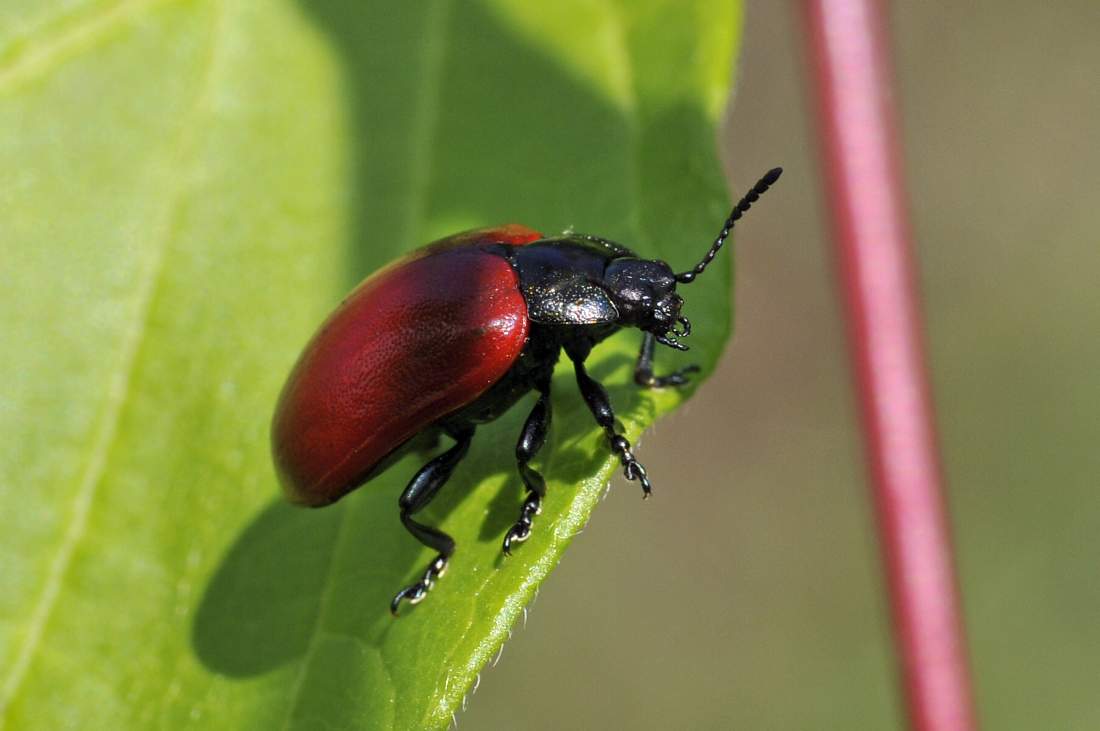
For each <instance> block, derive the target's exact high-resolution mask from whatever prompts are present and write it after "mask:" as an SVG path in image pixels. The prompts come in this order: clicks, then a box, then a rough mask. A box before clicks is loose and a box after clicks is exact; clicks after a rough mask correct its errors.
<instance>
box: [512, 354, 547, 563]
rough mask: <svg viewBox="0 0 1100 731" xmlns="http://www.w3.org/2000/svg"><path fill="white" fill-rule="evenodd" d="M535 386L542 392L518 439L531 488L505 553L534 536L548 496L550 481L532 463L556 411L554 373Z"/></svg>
mask: <svg viewBox="0 0 1100 731" xmlns="http://www.w3.org/2000/svg"><path fill="white" fill-rule="evenodd" d="M535 388H536V389H537V390H538V392H539V400H538V401H536V402H535V407H534V408H533V409H531V413H530V414H528V415H527V421H526V422H524V424H523V431H521V432H520V434H519V441H518V442H516V465H517V466H518V467H519V475H520V477H522V478H523V484H524V485H525V486H526V487H527V497H526V499H525V500H524V501H523V507H522V508H521V509H520V513H519V520H517V521H516V524H515V525H513V526H512V527H511V528H510V529H509V530H508V534H507V535H506V536H504V555H506V556H509V555H511V553H512V544H513V543H522V542H523V541H526V540H527V538H528V537H529V536H530V535H531V527H532V525H533V524H534V520H535V516H536V515H538V514H539V513H540V512H542V499H543V498H544V497H546V480H544V479H543V477H542V475H541V474H540V473H538V472H537V471H535V470H534V469H532V468H531V466H530V465H529V464H528V462H530V461H531V460H532V459H534V457H535V455H536V454H538V451H539V450H540V449H542V445H543V443H544V442H546V433H547V432H549V431H550V420H551V416H552V412H551V409H550V374H549V373H548V374H547V375H546V376H545V377H544V378H542V379H541V380H540V381H539V382H538V383H536V384H535Z"/></svg>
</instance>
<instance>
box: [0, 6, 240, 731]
mask: <svg viewBox="0 0 1100 731" xmlns="http://www.w3.org/2000/svg"><path fill="white" fill-rule="evenodd" d="M217 7H219V8H220V7H222V4H221V3H217ZM220 19H221V14H220V12H216V13H215V17H214V21H215V23H214V32H213V34H212V37H211V42H210V46H209V50H208V52H207V57H206V61H205V65H204V70H203V72H202V74H201V79H202V81H201V82H200V83H199V85H198V92H197V93H196V95H195V101H194V102H193V104H192V106H191V109H190V111H189V113H188V114H187V115H185V117H184V121H183V123H182V124H181V131H180V134H179V135H178V137H177V138H176V142H175V144H174V152H173V153H172V155H171V156H172V157H177V158H182V159H186V157H185V150H187V149H188V147H189V144H190V140H191V136H192V134H193V132H194V128H195V126H196V125H195V121H196V120H197V119H198V118H199V116H200V115H201V112H202V110H203V108H204V107H205V105H206V101H207V98H208V96H209V92H210V87H211V86H212V79H213V70H214V66H215V60H216V57H217V48H218V39H219V35H220V26H221V22H220ZM183 194H184V187H183V185H182V184H181V185H180V186H179V188H178V189H177V191H176V193H175V195H173V196H171V199H170V200H169V201H168V203H167V205H166V206H165V213H164V219H163V220H164V225H163V234H162V235H161V236H160V237H159V238H160V241H161V243H160V245H159V246H157V247H156V248H155V249H154V252H153V255H152V256H151V258H150V261H149V263H148V264H147V265H146V269H145V272H144V275H143V277H142V278H141V283H140V285H139V286H140V289H139V291H138V295H137V301H136V305H135V308H134V310H135V313H136V314H135V318H134V320H133V324H132V325H131V327H130V328H128V330H127V331H126V332H125V334H124V335H123V340H122V348H121V353H122V357H121V360H120V367H119V369H118V372H117V373H116V374H115V378H114V379H113V381H112V382H111V384H110V386H109V388H108V396H107V400H106V403H105V405H104V412H103V415H102V417H101V419H100V426H99V429H98V430H97V432H96V435H95V437H94V438H93V441H92V444H91V451H90V453H89V459H88V464H87V466H86V468H85V470H84V473H83V475H82V476H81V478H80V481H79V483H78V487H77V490H76V495H75V498H74V499H73V506H72V510H71V513H70V517H69V519H68V525H67V527H66V530H65V534H64V535H63V536H62V538H61V543H60V545H59V546H58V548H57V553H56V554H55V555H54V559H53V561H52V562H51V563H50V570H49V573H48V575H47V577H46V584H45V586H44V587H43V590H42V594H41V596H40V597H39V600H38V602H37V603H36V604H35V607H34V609H33V610H32V612H31V615H30V619H29V621H28V625H27V632H26V635H25V637H24V640H23V645H22V647H20V649H19V653H18V655H17V656H16V660H15V662H14V663H13V664H12V667H11V670H10V671H9V673H8V675H7V677H6V678H5V679H4V682H3V684H2V685H0V729H2V728H3V727H4V725H5V723H6V720H7V716H6V712H7V709H8V707H9V706H10V704H11V702H12V700H14V698H15V696H16V694H17V693H18V692H19V688H20V687H21V685H22V683H23V680H24V679H25V678H26V675H27V671H28V669H29V668H30V664H31V662H32V661H33V660H34V657H35V654H36V652H37V651H38V649H39V646H40V644H41V642H42V638H43V635H44V634H45V631H46V625H47V623H48V622H49V618H50V616H51V614H52V613H53V609H54V607H55V606H56V604H57V599H58V597H59V596H60V593H61V587H62V583H63V582H64V579H65V575H66V574H67V573H68V569H69V566H70V564H71V563H72V558H73V555H74V554H75V553H76V548H77V546H78V545H79V543H80V542H81V540H82V539H83V538H84V533H85V530H86V529H87V524H88V516H89V513H90V512H91V509H92V504H93V502H94V500H95V497H96V493H97V492H98V488H99V485H100V484H101V483H102V481H103V476H104V474H105V472H106V466H107V461H108V456H109V454H110V451H111V447H112V446H113V445H114V443H115V442H116V440H117V436H118V427H119V424H120V423H121V420H122V414H123V412H124V411H125V406H126V402H127V399H128V397H129V395H130V386H131V380H132V378H133V375H134V372H135V370H136V367H137V362H138V355H139V353H140V351H141V346H142V343H143V342H144V339H145V335H146V333H147V332H148V329H147V327H146V325H147V323H148V321H149V317H150V315H151V313H152V309H153V302H154V301H155V299H156V298H155V294H156V291H157V289H158V288H159V285H160V282H161V279H162V275H163V272H164V260H165V258H166V252H167V250H168V248H169V243H170V241H171V240H172V238H173V235H174V229H175V226H174V222H175V220H176V218H177V215H178V212H179V208H180V201H181V198H182V197H183Z"/></svg>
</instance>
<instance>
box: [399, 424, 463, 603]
mask: <svg viewBox="0 0 1100 731" xmlns="http://www.w3.org/2000/svg"><path fill="white" fill-rule="evenodd" d="M451 436H452V437H454V439H455V440H456V441H457V442H458V443H457V444H455V445H454V446H453V447H451V448H450V449H448V450H447V451H446V452H444V453H443V454H441V455H439V456H438V457H436V458H434V459H433V460H431V461H430V462H428V464H426V465H424V466H423V467H421V468H420V470H419V471H417V473H416V475H415V476H413V478H412V480H411V481H410V482H409V485H408V487H406V488H405V492H403V493H401V498H400V500H398V505H399V506H400V507H401V522H402V523H404V524H405V528H407V529H408V531H409V533H412V534H413V536H415V537H416V540H418V541H420V542H421V543H423V544H424V545H425V546H427V547H428V548H434V549H435V550H436V551H439V555H438V556H436V557H435V559H434V560H433V561H432V562H431V563H429V564H428V568H427V569H426V570H425V571H424V575H423V576H422V577H421V579H420V581H417V582H415V583H413V584H410V585H409V586H407V587H405V588H404V589H402V590H401V591H399V592H397V595H396V596H394V598H393V601H392V602H390V611H391V612H392V613H393V615H394V616H397V610H398V609H399V608H400V606H401V600H402V599H407V600H408V601H409V603H410V604H416V603H417V602H419V601H420V600H421V599H423V598H424V597H425V596H426V595H427V593H428V591H429V590H430V589H431V588H432V586H433V585H434V584H435V580H436V579H438V578H439V577H440V576H442V575H443V572H444V571H445V570H446V569H447V561H448V559H450V557H451V555H452V554H453V553H454V552H455V542H454V539H453V538H451V537H450V536H449V535H447V534H446V533H444V532H443V531H441V530H439V529H437V528H431V527H429V526H426V525H424V524H422V523H418V522H416V521H415V520H413V519H412V516H413V515H415V514H416V513H418V512H420V511H421V510H423V509H424V508H425V507H427V505H428V503H430V502H431V501H432V499H433V498H435V496H436V495H437V494H438V493H439V489H440V488H441V487H443V485H444V484H446V482H447V480H448V479H449V478H450V476H451V473H452V472H453V471H454V468H455V465H457V464H458V463H459V462H461V461H462V458H463V457H465V456H466V452H467V450H469V448H470V440H471V439H473V436H474V428H473V427H467V428H466V429H464V430H462V431H455V432H451Z"/></svg>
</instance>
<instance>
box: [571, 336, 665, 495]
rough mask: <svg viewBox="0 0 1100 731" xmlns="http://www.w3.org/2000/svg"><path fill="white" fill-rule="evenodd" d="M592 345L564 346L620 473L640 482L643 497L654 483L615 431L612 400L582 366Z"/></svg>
mask: <svg viewBox="0 0 1100 731" xmlns="http://www.w3.org/2000/svg"><path fill="white" fill-rule="evenodd" d="M591 349H592V347H591V345H586V346H580V347H578V346H573V347H567V348H566V353H568V354H569V357H570V359H571V360H572V361H573V370H574V372H575V373H576V375H577V386H579V387H580V390H581V396H582V397H583V398H584V402H585V403H586V404H588V409H589V410H590V411H591V412H592V415H593V416H594V417H596V423H597V424H599V425H600V426H601V427H603V431H604V434H606V435H607V441H608V442H609V443H610V444H611V451H612V453H614V454H615V455H616V456H617V457H618V458H619V461H620V462H621V463H622V465H623V474H624V475H626V479H628V480H637V481H638V482H639V483H640V484H641V486H642V497H646V498H648V497H649V495H650V493H652V492H653V486H652V485H651V484H650V483H649V478H648V477H647V476H646V472H645V467H643V466H642V465H641V463H640V462H639V461H638V460H637V459H635V457H634V453H633V452H631V451H630V442H629V441H627V438H626V437H624V436H623V435H622V434H619V433H617V432H616V431H615V412H614V411H613V410H612V409H611V400H610V399H609V398H608V397H607V390H606V389H605V388H604V387H603V386H601V385H600V384H599V382H597V381H595V380H594V379H593V378H592V377H591V376H590V375H588V371H587V370H585V367H584V360H585V358H587V357H588V352H589V351H590V350H591Z"/></svg>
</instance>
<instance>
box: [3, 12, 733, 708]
mask: <svg viewBox="0 0 1100 731" xmlns="http://www.w3.org/2000/svg"><path fill="white" fill-rule="evenodd" d="M364 5H365V4H364V3H361V2H356V1H354V0H312V1H309V2H306V0H302V2H300V3H299V2H293V1H291V0H279V1H274V2H273V1H272V0H267V1H266V2H260V1H259V0H223V1H221V2H215V1H214V0H190V1H183V0H179V1H175V0H136V1H129V0H117V1H113V2H112V1H110V0H99V1H96V0H50V1H48V2H44V1H43V0H9V2H7V3H5V4H4V5H3V7H2V8H0V170H3V171H4V174H3V178H2V180H0V232H2V237H0V247H2V250H0V254H2V265H0V332H2V333H3V335H2V340H0V383H3V384H4V386H3V389H2V390H0V542H2V543H0V726H5V728H11V729H14V728H20V729H22V728H35V729H37V728H42V729H54V728H110V729H117V728H133V727H154V726H155V727H158V728H185V727H193V728H273V727H277V728H314V727H321V726H324V727H326V728H372V729H373V728H386V727H396V728H410V729H419V728H433V727H443V726H445V725H447V724H448V723H449V722H450V719H451V716H452V713H454V712H455V711H456V710H457V709H458V708H459V707H460V705H461V701H462V699H463V697H464V695H465V694H466V693H467V692H468V690H469V689H470V687H471V685H472V684H473V683H474V681H475V678H476V677H477V673H478V672H479V670H480V669H481V668H482V667H483V666H484V665H485V663H486V662H487V661H489V660H490V659H491V658H492V656H493V655H494V653H496V652H497V650H498V649H499V648H500V646H501V644H502V643H503V642H504V641H505V639H506V637H507V635H508V632H509V628H510V627H511V626H512V624H513V623H514V622H515V621H516V619H517V617H518V616H519V615H520V614H521V613H522V611H523V606H524V605H525V603H526V602H527V601H529V600H530V599H531V597H532V595H533V594H534V592H535V591H536V590H537V587H538V586H539V584H540V583H541V582H542V580H543V579H544V578H545V577H546V575H547V573H548V572H549V571H550V570H551V568H553V566H554V565H555V564H556V562H557V561H558V560H559V558H560V556H561V553H562V551H563V550H564V549H565V547H566V545H568V543H569V541H570V539H571V537H572V536H573V535H575V534H576V533H577V531H579V530H580V529H581V528H582V527H583V526H584V524H585V522H586V520H587V517H588V515H589V513H590V511H591V510H592V509H593V507H594V505H595V504H596V503H597V502H598V500H599V497H600V495H601V492H602V491H603V489H604V488H605V486H606V484H607V482H608V480H609V478H610V477H611V475H612V473H613V472H614V471H615V465H614V464H613V462H612V460H611V459H610V458H609V455H608V451H607V448H606V444H605V442H604V440H603V439H602V438H601V436H600V434H599V433H598V431H597V429H596V428H595V426H594V424H593V422H592V419H591V416H590V415H589V414H588V413H587V411H586V409H585V408H584V406H583V404H582V402H581V400H580V398H579V396H578V394H577V392H576V386H575V384H574V383H573V379H572V376H571V374H570V373H569V372H568V369H564V368H563V369H561V370H560V371H559V372H558V373H557V374H556V378H555V381H554V387H555V394H554V411H555V415H554V428H553V430H552V434H551V437H550V442H549V443H548V445H547V447H546V448H545V449H544V451H543V453H542V455H540V457H539V460H538V465H539V466H540V469H541V470H542V471H543V472H544V473H545V474H546V475H547V476H548V479H549V497H548V499H547V501H546V504H545V509H544V512H543V514H542V516H541V517H540V518H539V519H538V521H537V523H536V530H535V533H534V535H533V536H532V538H531V539H530V540H529V541H528V542H527V543H525V544H523V545H522V546H521V547H520V548H519V549H518V550H517V551H516V553H515V555H514V556H513V557H512V558H511V559H508V560H503V559H502V558H501V556H500V543H501V540H502V538H503V535H504V532H505V530H506V529H507V527H508V526H509V525H510V524H511V523H512V522H513V521H514V520H515V518H516V516H517V515H518V510H519V504H520V499H521V490H520V482H519V480H518V479H517V475H516V473H515V469H514V464H513V456H512V453H513V447H512V445H513V444H514V441H515V438H516V435H517V434H518V429H519V426H520V424H521V423H522V419H523V418H524V416H525V409H528V408H530V406H531V401H528V400H525V401H523V402H522V403H521V404H520V405H519V407H517V408H516V409H514V410H513V413H510V414H508V415H506V416H505V417H504V418H502V419H500V420H499V421H497V422H494V423H492V424H489V425H487V426H485V427H483V428H481V429H480V430H479V433H478V435H477V438H476V439H475V442H474V446H473V448H472V450H471V454H470V457H469V459H468V460H467V461H466V462H464V463H463V464H462V466H461V467H460V469H459V470H458V471H457V473H456V475H455V477H454V478H453V481H452V484H449V485H448V487H447V489H446V490H445V491H444V493H443V494H442V496H441V497H440V499H439V500H438V501H437V504H434V505H433V506H432V508H431V509H430V510H429V518H428V520H429V521H435V522H437V523H439V524H440V525H442V527H443V528H444V529H445V530H447V531H449V532H450V533H452V534H453V535H455V537H456V538H457V540H458V544H459V550H458V553H457V554H456V556H455V558H454V560H453V562H452V564H451V566H450V570H449V572H448V574H447V576H446V577H445V578H443V579H442V581H441V582H440V583H439V585H438V586H437V587H436V588H435V590H434V591H433V593H432V596H431V597H430V598H429V599H428V601H426V602H424V603H423V604H421V605H419V606H417V607H415V608H413V609H411V611H406V613H405V615H404V616H402V617H401V618H400V619H397V620H394V619H392V618H391V617H390V616H389V613H388V610H387V604H388V601H389V598H390V597H391V596H392V594H393V593H394V592H395V591H396V590H397V589H399V588H400V587H401V586H403V585H404V584H406V583H407V582H409V581H410V580H411V579H412V578H413V577H414V576H415V574H416V573H417V572H418V571H420V570H421V569H422V567H423V565H424V564H425V562H426V561H427V560H428V558H429V553H428V551H427V550H426V549H422V548H421V547H419V546H418V544H417V543H416V542H415V541H414V540H413V539H412V538H411V537H410V536H408V535H407V534H406V533H405V531H404V530H403V529H402V527H401V526H400V524H399V522H398V520H397V510H396V500H397V496H398V494H399V492H400V490H401V489H402V487H403V485H404V482H405V481H406V480H407V479H408V478H409V477H410V476H411V474H412V473H413V471H414V470H415V469H416V467H417V466H418V464H417V462H416V461H415V460H414V459H413V458H406V459H405V460H403V461H401V462H399V463H398V464H397V465H395V466H394V467H392V468H391V469H390V470H389V471H387V472H386V473H385V474H383V475H382V476H381V477H379V478H378V479H376V480H375V481H373V482H371V483H370V484H369V485H368V486H367V487H365V488H364V489H362V490H359V491H357V492H355V493H353V494H352V495H351V496H350V497H348V498H347V499H345V500H343V501H342V502H340V503H338V504H337V505H335V506H333V507H330V508H327V509H324V510H316V511H309V510H302V509H298V508H292V507H289V506H287V505H285V504H284V503H283V502H282V501H281V500H280V498H279V496H278V495H279V491H278V488H277V485H276V481H275V478H274V474H273V471H272V467H271V461H270V455H269V448H268V426H269V421H270V417H271V412H272V408H273V404H274V399H275V396H276V395H277V393H278V390H279V388H280V386H281V384H282V381H283V379H284V378H285V376H286V374H287V372H288V370H289V368H290V366H291V364H292V363H293V360H294V358H295V357H296V355H297V352H298V350H299V349H300V348H301V346H302V344H303V343H304V342H305V340H306V339H307V338H308V337H309V335H310V333H311V332H312V330H313V328H315V327H316V325H317V323H319V322H320V320H321V319H322V318H323V317H324V315H325V314H326V313H327V311H329V310H330V309H331V308H332V307H333V306H334V305H335V304H336V303H337V302H338V301H339V300H340V298H341V297H342V295H343V294H344V293H345V292H346V291H347V290H348V289H349V288H350V287H351V286H352V285H353V284H354V283H355V282H356V281H358V280H359V279H360V278H361V277H363V276H364V275H366V274H368V273H369V272H371V271H372V270H374V269H375V268H377V267H378V266H380V265H382V264H383V263H385V262H386V261H388V260H390V259H391V258H392V257H394V256H395V255H397V254H398V253H400V252H402V251H405V250H407V249H409V248H412V247H414V246H416V245H419V244H420V243H423V242H425V241H428V240H431V239H432V238H434V237H437V236H441V235H445V234H448V233H451V232H453V231H455V230H459V229H463V228H468V227H473V226H481V225H488V224H495V223H502V222H509V221H517V222H522V223H526V224H528V225H530V226H534V227H537V228H539V229H540V230H543V231H547V232H556V231H560V230H563V229H565V228H567V227H573V228H575V229H576V230H580V231H590V232H593V233H598V234H601V235H604V236H607V237H609V238H613V239H616V240H619V241H622V242H624V243H626V244H628V245H630V246H632V247H634V248H635V249H636V250H638V251H639V252H644V253H645V254H646V255H650V256H654V257H661V258H664V259H666V260H668V261H670V262H672V263H673V264H674V266H680V267H686V266H688V265H690V264H691V263H693V262H694V261H695V260H696V259H697V258H698V257H699V256H700V255H701V254H702V253H703V251H705V249H706V246H707V245H708V243H709V241H710V239H711V238H712V237H713V235H714V233H715V230H716V229H717V227H718V226H719V224H720V222H721V220H722V219H723V217H724V216H725V214H726V208H727V206H728V199H727V194H726V191H725V190H724V186H723V182H722V178H721V175H720V170H719V165H718V162H717V160H716V154H715V140H716V133H715V130H716V126H717V123H718V120H719V118H720V114H721V110H722V106H723V104H724V100H725V96H726V93H727V88H728V77H729V71H730V67H731V57H732V53H733V46H734V45H735V40H736V35H737V33H738V30H739V27H740V15H739V10H738V7H737V4H736V3H729V2H718V1H717V0H714V1H708V0H695V1H694V2H682V1H679V0H666V1H664V2H656V1H647V2H625V1H623V2H614V1H613V0H605V1H603V2H599V1H597V2H591V1H582V0H570V1H569V2H557V3H526V2H522V1H521V0H515V2H504V1H503V0H493V1H486V2H462V3H459V2H454V1H453V0H452V1H450V2H444V1H442V0H436V1H433V2H410V3H372V4H370V5H369V6H364ZM723 256H726V255H723ZM730 258H731V257H729V256H726V259H727V260H728V259H730ZM728 287H729V282H728V267H726V266H720V267H715V268H713V269H711V270H709V271H708V273H707V275H706V277H703V278H701V279H700V282H699V283H697V284H694V285H692V287H691V288H690V289H689V290H688V291H687V299H688V303H687V307H686V310H685V313H686V314H688V316H690V317H691V318H692V319H693V320H694V321H695V324H696V334H695V335H694V336H693V338H692V341H693V342H692V345H693V350H692V352H691V354H690V361H689V360H688V359H687V357H684V356H678V355H676V354H674V353H672V352H671V351H668V350H664V349H663V350H662V352H661V354H660V356H661V362H660V363H659V365H660V366H661V369H662V370H667V369H671V368H673V367H676V366H679V365H683V364H684V363H686V362H698V363H700V364H701V365H702V366H703V367H704V371H709V370H710V369H711V368H712V367H713V365H714V363H715V360H716V358H717V356H718V353H719V351H720V349H721V348H722V345H723V341H724V340H725V338H726V335H727V331H728V328H729V317H730V312H729V289H728ZM637 341H638V336H637V334H636V333H623V334H621V335H619V336H616V337H615V338H614V339H613V340H611V341H609V342H607V343H605V344H604V345H603V346H602V347H601V348H600V349H598V350H597V352H596V354H595V355H594V356H593V360H592V361H591V363H592V366H591V372H593V374H594V375H596V376H597V377H598V378H600V379H602V380H603V381H604V382H605V383H606V384H607V385H608V387H609V390H610V392H611V396H612V399H613V403H614V404H615V406H616V408H617V411H618V415H619V418H620V420H621V421H622V423H623V425H624V427H625V429H626V433H627V435H628V436H629V437H630V438H631V439H636V438H637V437H638V436H639V435H640V433H641V431H642V429H643V428H644V427H645V426H646V425H648V424H650V423H651V422H652V421H653V420H654V419H655V418H656V417H657V416H658V415H660V414H662V413H664V412H666V411H668V410H669V409H671V408H673V407H674V406H675V405H676V404H678V403H679V402H680V401H681V400H682V398H683V397H684V395H685V394H684V393H676V392H672V391H667V392H659V393H655V392H642V391H639V390H637V389H635V388H634V387H633V386H632V385H631V378H630V372H631V368H632V361H633V356H634V353H635V351H636V348H637ZM644 454H645V450H644V449H643V450H642V451H641V455H642V456H643V457H644ZM652 477H653V478H654V483H655V485H656V489H657V491H658V492H659V491H660V490H661V488H662V486H663V485H664V484H665V482H664V480H667V479H668V478H670V477H671V476H662V475H652ZM623 487H625V488H629V489H637V488H636V485H634V484H632V483H630V484H624V485H623ZM654 509H659V504H658V505H657V506H655V507H654Z"/></svg>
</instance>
